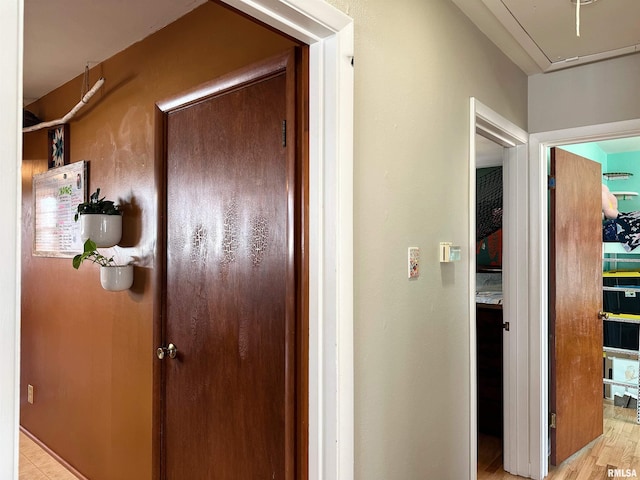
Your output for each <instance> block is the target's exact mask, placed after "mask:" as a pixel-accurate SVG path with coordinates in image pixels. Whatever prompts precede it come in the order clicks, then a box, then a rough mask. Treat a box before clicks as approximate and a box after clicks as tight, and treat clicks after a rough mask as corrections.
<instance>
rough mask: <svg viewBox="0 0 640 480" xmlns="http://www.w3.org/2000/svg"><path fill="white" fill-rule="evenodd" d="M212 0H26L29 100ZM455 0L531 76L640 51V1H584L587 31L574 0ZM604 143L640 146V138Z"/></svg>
mask: <svg viewBox="0 0 640 480" xmlns="http://www.w3.org/2000/svg"><path fill="white" fill-rule="evenodd" d="M206 1H207V0H133V1H132V0H106V1H102V2H100V1H88V0H55V1H51V0H25V26H24V103H25V105H28V104H29V103H30V102H31V101H33V100H36V99H38V98H40V97H42V96H43V95H45V94H47V93H48V92H50V91H51V90H54V89H56V88H57V87H59V86H61V85H62V84H64V83H66V82H67V81H69V80H71V79H72V78H75V77H76V76H78V75H80V74H82V72H83V71H84V68H85V66H86V65H87V64H89V65H90V66H93V65H94V64H95V63H98V62H100V61H103V60H105V59H107V58H109V57H111V56H112V55H114V54H116V53H118V52H119V51H121V50H123V49H125V48H127V47H128V46H129V45H131V44H133V43H136V42H138V41H140V40H142V39H143V38H145V37H147V36H149V35H150V34H152V33H154V32H155V31H157V30H159V29H161V28H162V27H164V26H166V25H168V24H169V23H171V22H173V21H174V20H176V19H177V18H179V17H181V16H183V15H185V14H186V13H188V12H189V11H191V10H193V9H194V8H196V7H197V6H199V5H201V4H203V3H205V2H206ZM452 1H453V2H454V3H455V4H456V5H458V7H459V8H460V9H461V10H462V11H463V12H464V13H465V14H466V15H467V16H468V17H469V18H470V19H471V20H472V21H473V22H474V23H475V24H476V25H477V26H478V28H480V30H482V31H483V32H484V34H485V35H487V37H489V38H490V39H491V40H492V41H493V42H494V43H495V44H496V45H497V46H498V47H499V48H500V49H501V50H502V51H503V52H504V53H505V54H506V55H507V56H509V57H510V58H511V60H512V61H514V62H515V63H516V64H517V65H518V66H519V67H520V68H521V69H522V70H523V71H524V72H525V73H527V74H528V75H531V74H536V73H541V72H549V71H553V70H557V69H560V68H570V67H572V66H576V65H580V64H583V63H587V62H592V61H597V60H600V59H603V58H610V57H612V56H618V55H623V54H630V53H633V52H636V51H640V28H638V23H639V22H638V21H639V20H640V0H596V1H594V2H593V3H592V4H590V5H582V6H581V7H580V34H581V35H580V37H577V36H576V15H575V13H576V12H575V10H576V6H575V5H574V4H573V3H571V2H572V0H526V1H523V0H452ZM574 1H575V0H574ZM582 1H583V2H584V1H590V0H582ZM601 148H602V149H603V150H604V151H605V152H606V153H617V152H620V151H639V150H640V141H639V140H638V139H627V140H614V141H610V142H601Z"/></svg>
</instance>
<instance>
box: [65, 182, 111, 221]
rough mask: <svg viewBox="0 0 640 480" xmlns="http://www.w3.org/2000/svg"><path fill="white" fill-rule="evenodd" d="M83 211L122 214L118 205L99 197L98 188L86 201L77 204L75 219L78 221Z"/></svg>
mask: <svg viewBox="0 0 640 480" xmlns="http://www.w3.org/2000/svg"><path fill="white" fill-rule="evenodd" d="M85 213H89V214H91V213H102V214H104V215H122V212H121V211H120V207H119V206H118V205H116V204H115V203H114V202H113V201H112V200H105V197H102V198H100V189H99V188H98V189H97V190H96V191H95V192H93V193H92V194H91V196H90V197H89V201H88V202H82V203H80V204H79V205H78V212H77V213H76V214H75V217H74V218H75V221H76V222H77V221H78V218H79V216H80V215H84V214H85Z"/></svg>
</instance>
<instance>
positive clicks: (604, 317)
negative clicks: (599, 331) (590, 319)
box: [598, 312, 609, 320]
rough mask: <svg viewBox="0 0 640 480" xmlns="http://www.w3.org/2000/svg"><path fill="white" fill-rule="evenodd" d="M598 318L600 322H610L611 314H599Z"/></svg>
mask: <svg viewBox="0 0 640 480" xmlns="http://www.w3.org/2000/svg"><path fill="white" fill-rule="evenodd" d="M598 318H599V319H600V320H608V319H609V314H608V313H607V312H598Z"/></svg>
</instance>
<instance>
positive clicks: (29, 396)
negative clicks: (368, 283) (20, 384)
mask: <svg viewBox="0 0 640 480" xmlns="http://www.w3.org/2000/svg"><path fill="white" fill-rule="evenodd" d="M27 402H29V403H31V404H33V385H27Z"/></svg>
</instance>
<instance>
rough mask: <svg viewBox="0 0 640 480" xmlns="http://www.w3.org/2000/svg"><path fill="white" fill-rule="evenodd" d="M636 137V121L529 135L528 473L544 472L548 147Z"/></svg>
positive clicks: (538, 476) (638, 130)
mask: <svg viewBox="0 0 640 480" xmlns="http://www.w3.org/2000/svg"><path fill="white" fill-rule="evenodd" d="M638 135H640V119H635V120H626V121H622V122H613V123H605V124H600V125H590V126H585V127H576V128H568V129H564V130H554V131H549V132H540V133H535V134H531V135H530V137H529V160H530V161H529V204H530V211H529V222H530V225H529V232H530V237H529V245H530V252H529V259H530V261H529V264H530V272H529V273H530V277H529V278H530V283H529V292H528V296H529V318H530V328H529V331H530V338H529V345H530V363H531V376H530V379H529V403H530V406H531V426H530V429H531V453H530V461H531V475H532V478H534V479H538V480H539V479H542V478H544V477H545V476H546V475H547V473H548V464H547V457H548V451H549V429H548V426H547V418H548V412H549V409H548V393H549V375H548V366H549V362H548V354H549V349H548V345H547V341H546V339H547V338H548V333H549V330H548V322H549V316H548V305H549V297H548V289H549V282H548V273H549V272H548V267H547V262H548V259H549V251H548V250H549V249H548V245H547V238H548V220H549V219H548V214H547V209H548V201H547V148H551V147H558V146H562V145H568V144H573V143H584V142H593V141H598V140H609V139H613V138H623V137H629V136H638Z"/></svg>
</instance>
